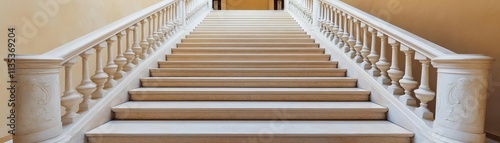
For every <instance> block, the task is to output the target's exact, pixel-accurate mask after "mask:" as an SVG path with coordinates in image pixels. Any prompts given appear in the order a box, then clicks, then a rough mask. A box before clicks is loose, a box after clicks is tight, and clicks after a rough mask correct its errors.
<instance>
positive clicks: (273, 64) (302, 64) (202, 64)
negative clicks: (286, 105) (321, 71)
mask: <svg viewBox="0 0 500 143" xmlns="http://www.w3.org/2000/svg"><path fill="white" fill-rule="evenodd" d="M158 64H159V65H158V67H159V68H337V61H160V62H159V63H158Z"/></svg>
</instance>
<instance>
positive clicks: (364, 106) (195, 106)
mask: <svg viewBox="0 0 500 143" xmlns="http://www.w3.org/2000/svg"><path fill="white" fill-rule="evenodd" d="M285 108H286V109H290V110H293V109H306V110H308V109H337V110H338V111H339V112H351V111H353V110H367V111H366V112H370V113H372V112H387V108H386V107H382V106H380V105H378V104H375V103H372V102H311V101H129V102H125V103H123V104H120V105H118V106H115V107H113V108H112V109H113V111H114V112H129V111H142V112H149V111H154V110H164V109H184V110H187V109H191V110H211V109H228V110H231V109H235V110H238V109H240V110H241V109H243V110H251V109H256V110H258V109H285ZM337 110H336V111H337Z"/></svg>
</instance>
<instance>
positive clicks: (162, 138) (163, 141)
mask: <svg viewBox="0 0 500 143" xmlns="http://www.w3.org/2000/svg"><path fill="white" fill-rule="evenodd" d="M271 129H272V128H263V131H268V130H269V132H272V130H271ZM89 142H90V143H139V142H143V143H201V142H202V143H267V142H269V143H271V142H272V143H411V138H408V137H381V136H354V137H349V136H347V135H346V136H328V135H323V136H321V135H294V134H291V135H285V136H284V135H274V134H268V133H265V134H255V135H245V136H237V135H228V136H220V135H217V136H216V135H210V136H207V135H198V136H197V135H176V136H175V135H148V136H111V135H110V136H99V137H89Z"/></svg>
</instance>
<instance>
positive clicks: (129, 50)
mask: <svg viewBox="0 0 500 143" xmlns="http://www.w3.org/2000/svg"><path fill="white" fill-rule="evenodd" d="M132 29H134V27H133V26H132V27H129V28H127V29H126V30H125V31H126V34H127V37H126V44H127V50H125V54H123V55H124V56H125V58H126V59H127V64H125V66H123V71H125V72H129V71H132V69H134V67H135V65H134V63H133V61H134V58H135V53H134V52H133V51H132V43H131V41H130V38H131V34H130V32H131V31H132Z"/></svg>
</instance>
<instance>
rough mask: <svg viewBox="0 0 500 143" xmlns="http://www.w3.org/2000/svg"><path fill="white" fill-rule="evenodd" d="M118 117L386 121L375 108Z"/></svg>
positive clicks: (131, 112) (170, 111)
mask: <svg viewBox="0 0 500 143" xmlns="http://www.w3.org/2000/svg"><path fill="white" fill-rule="evenodd" d="M113 111H114V113H115V119H118V120H200V119H201V120H242V119H245V120H253V119H255V120H272V119H277V118H279V119H284V120H342V119H350V120H355V119H359V120H383V119H385V118H386V115H385V112H379V111H373V110H372V109H351V110H350V109H324V108H322V109H316V110H315V109H296V108H294V109H290V108H278V109H277V108H271V109H266V108H261V109H255V108H253V109H207V108H197V109H196V108H193V109H175V108H167V109H148V110H137V109H133V108H132V109H120V110H119V111H115V110H114V109H113Z"/></svg>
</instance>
